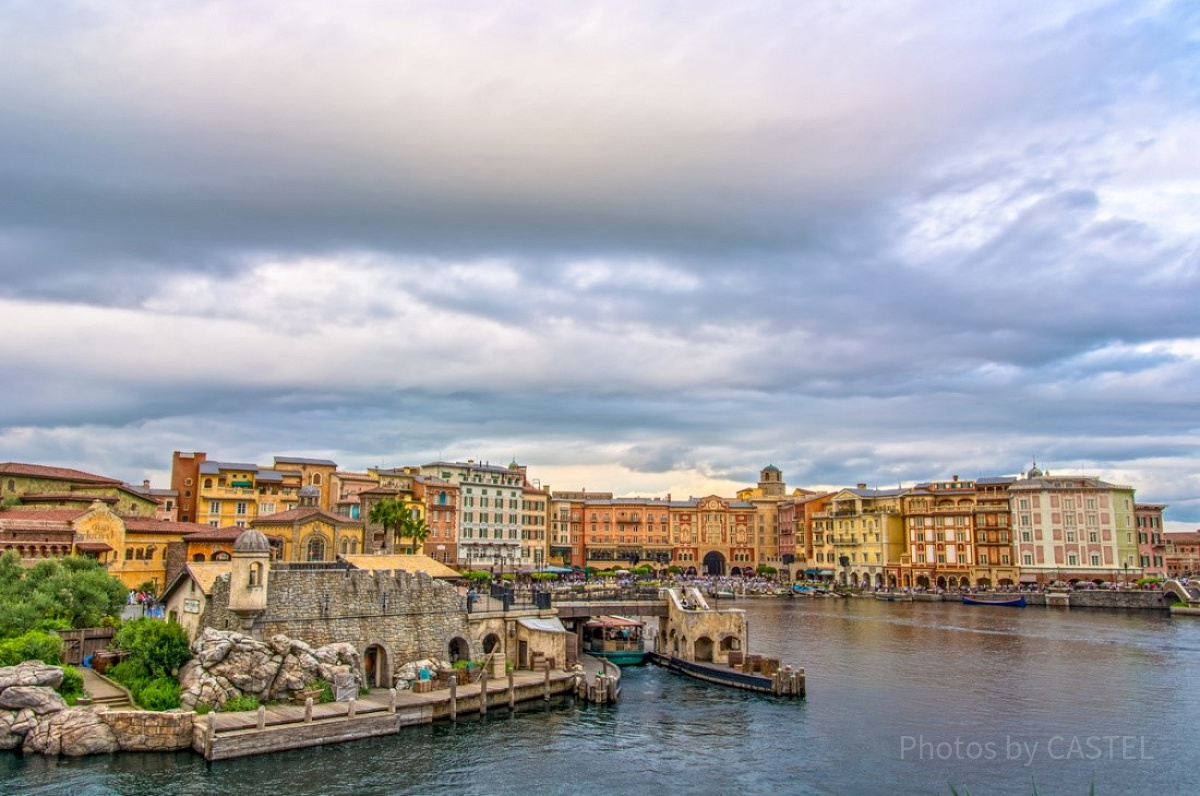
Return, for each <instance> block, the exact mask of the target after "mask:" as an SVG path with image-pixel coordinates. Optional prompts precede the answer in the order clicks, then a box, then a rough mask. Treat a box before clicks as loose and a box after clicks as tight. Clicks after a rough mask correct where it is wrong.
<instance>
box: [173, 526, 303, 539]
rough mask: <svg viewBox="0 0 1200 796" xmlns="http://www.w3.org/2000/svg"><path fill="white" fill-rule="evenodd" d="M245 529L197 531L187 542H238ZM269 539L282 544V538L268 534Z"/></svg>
mask: <svg viewBox="0 0 1200 796" xmlns="http://www.w3.org/2000/svg"><path fill="white" fill-rule="evenodd" d="M245 530H246V529H245V528H239V527H237V526H236V525H228V526H226V527H224V528H212V527H210V528H208V530H205V531H196V532H195V533H189V534H188V537H187V541H189V542H236V541H237V538H238V537H239V536H241V535H242V532H243V531H245ZM267 538H268V539H274V540H275V541H277V542H282V541H283V537H282V536H271V535H270V534H267Z"/></svg>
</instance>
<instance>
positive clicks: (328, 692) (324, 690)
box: [312, 677, 333, 705]
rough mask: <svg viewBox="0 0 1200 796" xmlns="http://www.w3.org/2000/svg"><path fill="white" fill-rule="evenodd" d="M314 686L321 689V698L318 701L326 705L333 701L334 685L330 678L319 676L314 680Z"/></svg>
mask: <svg viewBox="0 0 1200 796" xmlns="http://www.w3.org/2000/svg"><path fill="white" fill-rule="evenodd" d="M312 687H313V688H319V689H321V698H320V699H318V700H317V702H318V703H320V704H322V705H326V704H328V703H330V702H332V701H333V685H332V684H331V683H330V682H329V681H328V680H323V679H321V678H320V677H318V678H317V679H316V680H313V684H312Z"/></svg>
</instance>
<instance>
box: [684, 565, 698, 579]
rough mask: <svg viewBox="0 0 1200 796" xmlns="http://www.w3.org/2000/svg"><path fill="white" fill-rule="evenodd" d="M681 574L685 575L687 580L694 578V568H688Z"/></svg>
mask: <svg viewBox="0 0 1200 796" xmlns="http://www.w3.org/2000/svg"><path fill="white" fill-rule="evenodd" d="M683 574H685V575H687V576H688V577H689V578H694V577H696V568H695V567H688V568H687V569H686V570H685V571H684V573H683Z"/></svg>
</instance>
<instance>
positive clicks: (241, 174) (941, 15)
mask: <svg viewBox="0 0 1200 796" xmlns="http://www.w3.org/2000/svg"><path fill="white" fill-rule="evenodd" d="M0 53H3V56H0V59H2V63H3V67H2V68H0V373H3V379H4V388H3V389H2V390H0V461H19V462H34V463H41V464H55V465H60V466H68V467H76V468H79V469H83V470H87V471H89V472H96V473H100V474H104V475H108V476H111V477H116V478H122V479H125V480H128V481H130V482H133V483H140V482H141V481H142V480H143V479H145V478H150V479H151V480H152V482H153V483H154V485H155V486H166V485H167V480H168V473H169V469H170V459H171V452H172V451H174V450H202V451H206V452H207V453H208V454H209V458H213V459H218V460H223V461H255V462H259V463H262V464H269V463H270V461H271V459H272V457H273V456H275V455H291V456H309V457H319V458H330V459H333V460H334V461H336V462H337V463H338V464H339V466H341V467H342V468H343V469H348V470H362V469H365V468H367V467H372V466H377V465H383V466H399V465H404V464H424V463H427V462H432V461H435V460H439V459H448V460H459V461H465V460H467V459H474V460H476V461H489V462H491V463H495V464H507V463H509V462H510V461H512V460H514V459H515V460H516V461H518V462H520V463H521V464H525V465H528V467H529V473H530V476H531V477H533V478H536V479H538V481H539V483H541V484H542V485H543V486H547V485H548V486H550V487H551V488H552V489H564V490H576V489H583V488H586V489H590V490H602V491H611V492H614V493H616V494H619V495H633V494H641V495H665V494H671V495H672V496H673V497H676V498H681V497H684V496H689V495H697V496H698V495H705V494H713V493H715V494H722V495H726V496H732V494H733V492H734V491H735V490H736V489H738V488H742V487H745V486H749V485H752V484H754V483H755V482H756V481H757V480H758V473H759V470H761V469H762V468H763V467H764V466H766V465H767V464H774V465H775V466H777V467H779V468H780V469H781V470H782V471H783V473H784V479H785V481H786V482H787V484H788V486H789V488H791V487H805V488H836V487H840V486H848V485H849V486H853V485H854V484H857V483H867V484H869V485H871V486H878V487H892V486H896V485H898V484H899V485H905V486H908V485H912V484H914V483H916V482H919V481H925V480H933V479H943V478H949V477H950V476H952V475H959V476H960V477H962V478H976V477H980V476H988V475H1013V474H1018V473H1020V472H1022V471H1024V470H1027V469H1028V468H1029V467H1030V465H1031V463H1032V462H1033V461H1034V460H1035V459H1036V461H1037V464H1038V465H1039V466H1040V467H1042V468H1043V469H1046V470H1049V471H1050V472H1051V473H1068V472H1069V473H1087V474H1090V475H1095V476H1098V477H1100V478H1103V479H1104V480H1106V481H1109V482H1112V483H1118V484H1128V485H1132V486H1134V487H1136V488H1137V495H1138V499H1139V501H1145V502H1159V503H1167V504H1169V506H1170V508H1169V509H1168V510H1167V514H1166V517H1167V520H1168V521H1169V522H1168V528H1170V529H1175V530H1184V529H1191V528H1196V527H1200V444H1198V443H1200V400H1197V396H1198V395H1200V312H1198V311H1197V305H1198V301H1197V299H1200V251H1198V241H1200V233H1198V232H1197V225H1196V219H1197V218H1200V154H1198V153H1200V145H1198V144H1197V141H1198V140H1200V5H1197V4H1196V3H1194V2H1153V1H1151V2H1102V1H1100V0H1097V1H1096V2H1087V1H1086V0H1083V1H1081V2H1057V1H1056V0H979V1H976V2H970V3H962V2H951V1H950V0H941V1H940V2H932V1H926V0H912V1H911V2H899V1H897V2H888V1H887V0H881V1H880V2H872V3H848V2H844V1H841V0H839V1H834V0H829V1H828V2H824V1H822V0H812V1H811V2H808V1H806V2H803V3H800V2H793V1H792V0H787V1H779V2H769V1H759V0H741V1H740V2H737V3H730V2H727V1H725V2H715V1H712V0H677V1H674V2H655V1H654V0H627V1H612V2H610V1H608V0H595V1H589V0H563V1H562V2H559V1H558V0H540V2H528V1H526V2H508V1H507V0H486V1H484V0H462V2H454V3H440V2H415V1H408V0H380V1H379V2H370V1H366V0H343V1H342V2H339V3H337V4H330V3H327V2H315V1H314V0H229V1H226V0H204V1H201V0H173V1H172V2H155V1H153V0H141V1H137V2H126V3H112V2H107V1H106V0H95V1H94V2H83V1H80V2H68V1H66V0H0Z"/></svg>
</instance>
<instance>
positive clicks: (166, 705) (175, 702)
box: [135, 677, 179, 710]
mask: <svg viewBox="0 0 1200 796" xmlns="http://www.w3.org/2000/svg"><path fill="white" fill-rule="evenodd" d="M135 698H136V699H137V701H138V704H139V705H141V706H142V707H144V708H145V709H146V710H174V709H175V708H177V707H179V681H178V680H176V679H175V678H174V677H157V678H155V679H153V680H151V681H150V682H148V683H146V685H144V686H143V687H142V690H141V691H140V692H139V693H138V694H137V695H136V697H135Z"/></svg>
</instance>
